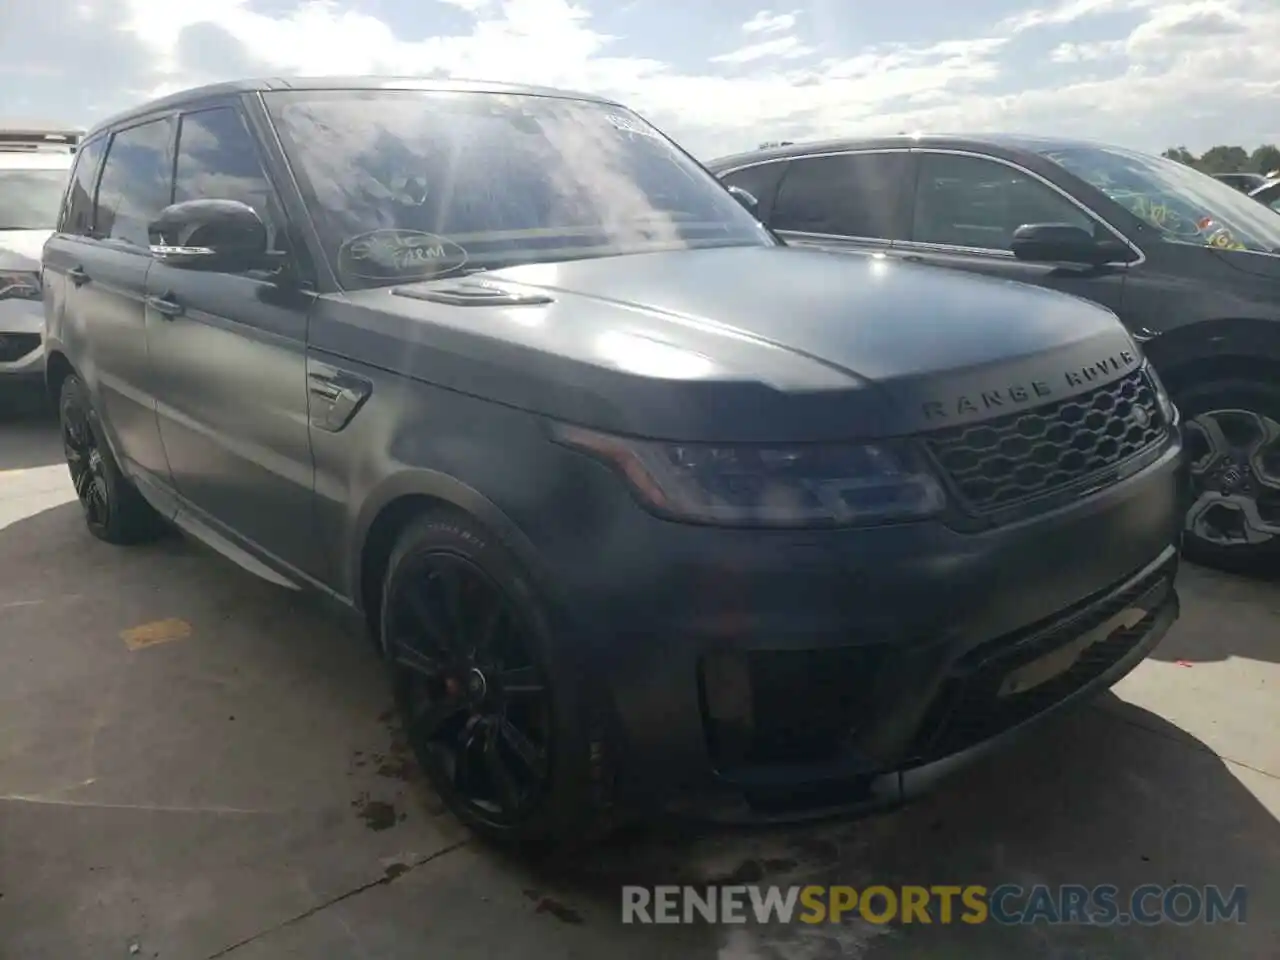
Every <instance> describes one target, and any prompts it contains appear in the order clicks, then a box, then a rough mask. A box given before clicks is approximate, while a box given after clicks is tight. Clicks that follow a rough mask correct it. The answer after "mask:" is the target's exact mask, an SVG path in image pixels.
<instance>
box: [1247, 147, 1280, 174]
mask: <svg viewBox="0 0 1280 960" xmlns="http://www.w3.org/2000/svg"><path fill="white" fill-rule="evenodd" d="M1249 169H1251V170H1255V171H1257V172H1258V173H1271V172H1272V171H1276V170H1280V147H1277V146H1276V145H1275V144H1274V143H1264V144H1263V145H1262V146H1260V147H1258V149H1257V150H1255V151H1253V156H1251V157H1250V158H1249Z"/></svg>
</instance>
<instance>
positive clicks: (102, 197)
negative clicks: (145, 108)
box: [95, 120, 171, 249]
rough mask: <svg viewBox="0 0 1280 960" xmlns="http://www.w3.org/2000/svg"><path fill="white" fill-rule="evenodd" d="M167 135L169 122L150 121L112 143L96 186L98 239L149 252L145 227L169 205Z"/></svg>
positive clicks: (118, 135)
mask: <svg viewBox="0 0 1280 960" xmlns="http://www.w3.org/2000/svg"><path fill="white" fill-rule="evenodd" d="M170 129H171V125H170V123H169V121H168V120H153V121H151V122H150V123H144V124H140V125H139V126H136V127H130V128H129V129H127V130H121V131H120V132H119V133H117V134H116V135H115V136H114V137H113V138H112V139H111V146H110V147H109V148H108V149H107V162H106V165H105V166H104V167H103V168H102V181H101V182H100V183H99V184H98V207H97V218H96V220H97V222H96V224H95V231H96V233H97V235H98V236H100V237H110V238H112V239H117V240H125V241H127V242H129V243H132V244H136V245H137V246H139V247H142V248H144V249H146V248H148V247H149V246H150V244H149V243H148V240H147V225H148V224H149V223H150V222H151V221H152V220H154V219H155V218H156V215H157V214H158V213H159V212H160V211H161V210H163V209H164V208H165V207H167V206H168V205H169V194H170V186H171V183H170V161H169V156H170V154H169V139H170V138H169V131H170Z"/></svg>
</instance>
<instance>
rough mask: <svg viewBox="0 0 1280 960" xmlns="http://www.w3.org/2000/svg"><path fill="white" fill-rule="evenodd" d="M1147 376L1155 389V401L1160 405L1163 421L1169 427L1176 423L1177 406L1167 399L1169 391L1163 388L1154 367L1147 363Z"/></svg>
mask: <svg viewBox="0 0 1280 960" xmlns="http://www.w3.org/2000/svg"><path fill="white" fill-rule="evenodd" d="M1146 367H1147V376H1148V377H1149V378H1150V380H1151V386H1152V387H1153V388H1154V389H1155V391H1156V403H1158V404H1159V405H1160V412H1161V413H1162V414H1164V419H1165V423H1167V424H1169V426H1171V427H1176V426H1177V425H1178V408H1177V407H1175V406H1174V405H1173V401H1172V400H1171V399H1169V392H1168V391H1167V390H1165V388H1164V384H1163V383H1162V382H1161V380H1160V375H1159V374H1158V373H1156V368H1155V367H1153V366H1151V364H1150V363H1147V365H1146Z"/></svg>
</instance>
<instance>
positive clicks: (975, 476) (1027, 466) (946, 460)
mask: <svg viewBox="0 0 1280 960" xmlns="http://www.w3.org/2000/svg"><path fill="white" fill-rule="evenodd" d="M1167 433H1168V425H1167V424H1166V423H1165V421H1164V417H1163V415H1162V414H1161V413H1160V406H1159V403H1158V402H1157V401H1156V395H1155V391H1154V390H1153V389H1152V387H1151V382H1150V381H1149V380H1148V379H1147V376H1146V374H1145V373H1144V372H1143V371H1141V370H1135V371H1134V372H1132V373H1130V374H1128V375H1126V376H1124V377H1122V378H1121V379H1119V380H1116V381H1115V382H1113V383H1109V384H1107V385H1106V386H1103V387H1098V388H1097V389H1095V390H1091V391H1089V392H1088V393H1084V394H1081V395H1080V396H1077V397H1071V398H1069V399H1067V400H1058V401H1056V402H1054V403H1049V404H1045V405H1044V406H1042V407H1035V408H1033V409H1030V410H1021V411H1019V412H1017V413H1010V414H1006V415H1004V416H1002V417H997V418H996V419H994V420H988V421H986V422H984V423H976V424H973V425H971V426H957V427H947V428H945V429H942V430H938V431H936V432H934V433H930V434H927V435H925V437H924V441H925V444H926V446H927V447H928V449H929V452H930V453H932V454H933V456H934V458H935V459H936V460H937V461H938V464H939V465H940V466H941V468H942V470H943V472H944V473H945V474H946V475H947V477H948V478H949V479H950V481H951V483H952V485H953V486H954V488H955V490H956V492H957V493H958V494H959V497H960V499H961V501H962V503H963V505H964V507H965V508H966V509H967V510H969V511H970V512H972V513H979V514H981V513H989V512H991V511H994V510H999V509H1001V508H1003V507H1008V506H1012V505H1014V504H1017V503H1022V502H1024V501H1027V500H1033V499H1035V498H1036V497H1040V496H1044V495H1046V494H1050V493H1053V492H1054V491H1055V490H1059V489H1061V488H1063V487H1066V486H1070V485H1072V484H1074V483H1077V482H1079V481H1083V480H1087V479H1088V478H1090V477H1093V476H1095V475H1097V474H1101V473H1102V472H1104V471H1106V470H1108V469H1109V468H1112V467H1115V466H1117V465H1118V464H1121V463H1123V462H1124V461H1126V460H1128V459H1129V458H1130V457H1133V456H1135V455H1136V454H1139V453H1141V452H1142V451H1143V450H1146V449H1147V448H1149V447H1151V446H1153V445H1154V444H1156V443H1158V442H1160V441H1161V440H1162V439H1163V438H1164V437H1165V436H1166V435H1167Z"/></svg>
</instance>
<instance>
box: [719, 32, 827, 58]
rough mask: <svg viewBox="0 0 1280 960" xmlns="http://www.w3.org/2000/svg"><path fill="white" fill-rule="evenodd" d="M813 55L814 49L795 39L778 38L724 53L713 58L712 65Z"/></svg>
mask: <svg viewBox="0 0 1280 960" xmlns="http://www.w3.org/2000/svg"><path fill="white" fill-rule="evenodd" d="M811 53H813V47H807V46H805V45H804V44H802V43H801V42H800V41H799V40H797V39H796V38H795V37H792V36H787V37H777V38H775V39H773V40H761V41H760V42H759V43H752V44H748V45H747V46H745V47H739V48H738V49H737V50H734V51H732V52H731V53H722V54H720V55H718V56H715V57H712V58H711V62H712V63H738V64H742V63H751V62H753V61H755V60H763V59H765V58H766V57H784V58H786V59H789V60H794V59H795V58H797V57H807V56H808V55H809V54H811Z"/></svg>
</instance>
